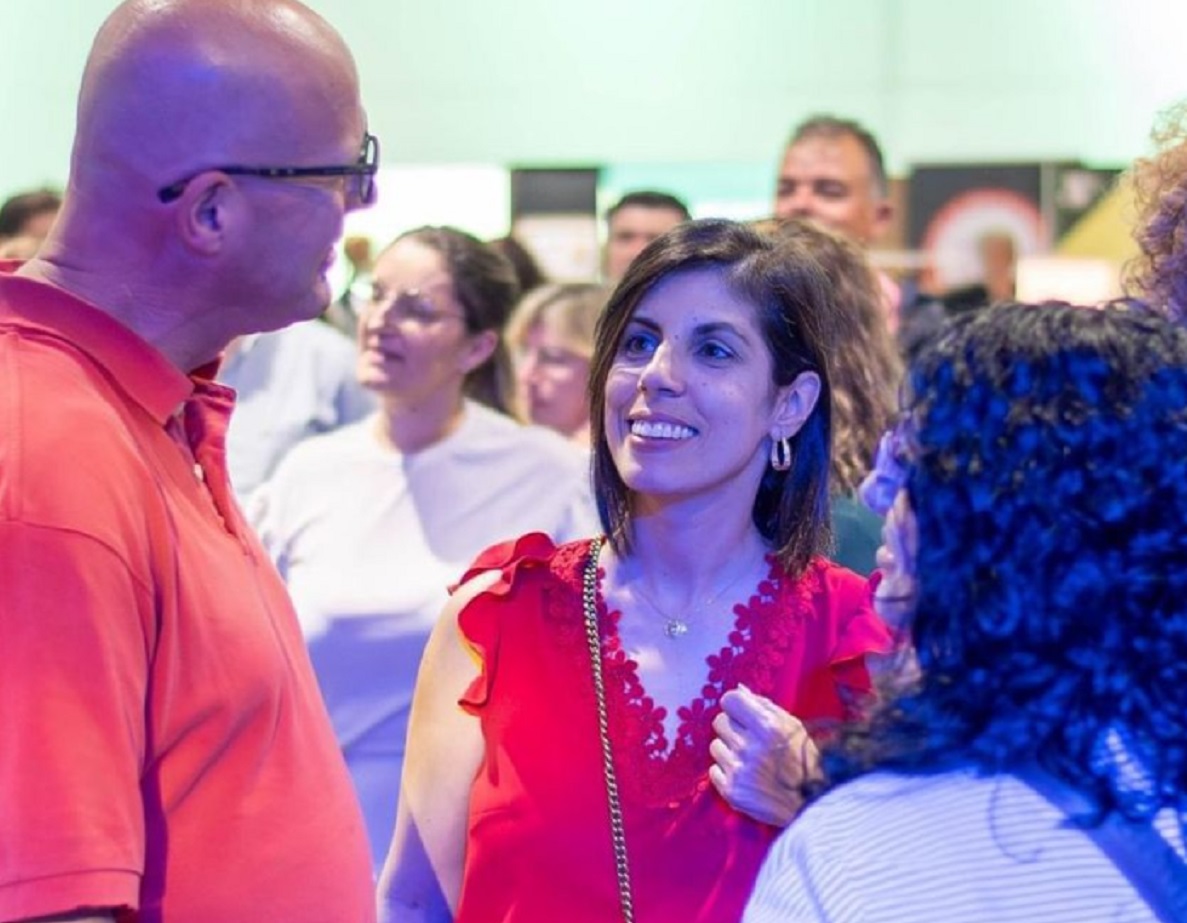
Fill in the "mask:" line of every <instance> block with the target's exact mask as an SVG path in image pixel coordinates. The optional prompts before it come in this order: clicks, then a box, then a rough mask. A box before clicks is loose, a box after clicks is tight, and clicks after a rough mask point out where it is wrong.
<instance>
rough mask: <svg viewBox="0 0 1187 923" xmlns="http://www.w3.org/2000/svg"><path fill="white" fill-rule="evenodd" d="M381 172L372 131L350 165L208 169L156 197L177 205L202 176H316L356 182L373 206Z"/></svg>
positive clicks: (363, 199)
mask: <svg viewBox="0 0 1187 923" xmlns="http://www.w3.org/2000/svg"><path fill="white" fill-rule="evenodd" d="M378 171H379V139H378V138H376V137H375V136H374V135H373V134H371V133H370V132H367V133H365V134H364V135H363V148H362V151H361V152H360V153H359V159H358V160H357V161H356V162H355V163H351V164H339V165H337V166H328V167H243V166H236V165H231V166H226V167H207V168H206V169H204V170H199V171H197V172H196V173H191V174H190V175H189V176H187V177H185V178H184V179H179V180H178V181H177V182H176V183H172V184H171V185H168V186H165V187H164V188H162V189H158V190H157V198H158V199H160V200H161V201H162V202H174V201H176V200H177V199H179V198H181V194H182V193H183V192H184V191H185V187H186V186H188V185H189V184H190V183H191V182H192V181H193V180H194V179H196V178H197V177H199V176H201V175H202V174H203V173H226V174H227V175H228V176H261V177H263V178H264V179H309V178H315V177H334V176H347V177H351V178H353V180H354V182H355V190H354V193H355V196H356V197H357V199H358V201H359V202H361V203H362V204H363V205H371V204H372V203H374V201H375V174H376V173H377V172H378Z"/></svg>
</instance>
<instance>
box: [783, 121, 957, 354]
mask: <svg viewBox="0 0 1187 923" xmlns="http://www.w3.org/2000/svg"><path fill="white" fill-rule="evenodd" d="M774 211H775V217H776V218H811V219H813V220H815V221H818V222H820V223H821V224H823V225H824V226H825V227H827V228H830V229H832V230H834V231H837V232H839V233H841V234H844V235H845V236H847V237H849V238H850V239H851V240H853V241H855V242H856V243H858V244H860V245H861V246H862V247H865V248H869V247H871V246H872V245H874V244H876V243H877V242H878V241H879V240H881V239H882V238H883V237H884V236H885V235H886V233H887V231H889V230H890V227H891V224H892V222H893V220H894V206H893V204H892V203H891V201H890V187H889V184H888V181H887V177H886V166H885V162H884V160H883V157H882V149H881V147H879V145H878V142H877V140H876V139H875V138H874V136H873V135H872V134H871V133H870V132H869V131H868V130H867V129H866V128H864V127H863V126H862V125H861V124H860V123H858V122H856V121H853V120H852V119H843V118H838V117H836V116H832V115H816V116H812V117H811V118H809V119H807V120H805V121H804V122H801V123H800V124H799V125H798V126H796V128H795V130H794V131H793V132H792V135H791V139H790V140H789V141H788V142H787V147H786V148H785V150H784V152H783V161H782V163H781V164H780V167H779V178H778V182H777V185H776V188H775V208H774ZM878 278H879V282H880V283H881V285H882V292H883V296H884V302H885V307H886V325H887V328H888V329H889V330H890V332H891V334H893V335H895V336H896V337H897V339H898V341H899V347H900V350H901V351H902V352H904V353H905V354H907V355H910V354H911V353H913V352H914V350H915V349H916V348H917V347H918V345H919V344H920V343H921V342H922V341H923V340H924V339H926V338H927V337H928V336H929V335H930V333H931V331H932V330H933V329H934V327H935V326H936V325H937V324H938V323H939V322H940V321H941V320H942V318H943V313H944V312H943V307H942V305H940V304H939V302H937V301H936V300H935V299H932V298H928V297H926V296H920V295H919V293H918V292H917V291H916V290H915V289H914V287H913V286H911V285H902V284H900V283H898V282H896V281H895V280H893V279H891V278H890V276H888V275H887V274H886V273H884V272H879V273H878Z"/></svg>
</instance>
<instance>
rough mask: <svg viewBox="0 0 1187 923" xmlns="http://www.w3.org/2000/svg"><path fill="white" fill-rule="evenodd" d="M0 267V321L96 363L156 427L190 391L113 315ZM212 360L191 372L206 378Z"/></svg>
mask: <svg viewBox="0 0 1187 923" xmlns="http://www.w3.org/2000/svg"><path fill="white" fill-rule="evenodd" d="M18 265H19V264H16V263H11V262H8V263H4V264H3V265H0V323H16V324H19V325H20V326H21V327H23V328H25V329H31V330H38V331H42V332H44V333H46V334H48V335H50V336H54V337H56V338H58V339H61V340H65V341H66V342H67V343H69V344H71V345H73V346H75V347H77V348H78V349H80V350H82V351H83V352H84V353H86V354H87V355H88V356H90V357H91V358H92V359H94V361H95V362H97V363H98V364H99V365H101V366H102V367H103V368H104V369H106V370H107V372H108V373H109V374H110V375H111V377H112V378H113V379H114V380H115V381H116V383H117V384H118V385H119V386H120V388H121V389H123V391H124V392H125V393H127V395H128V396H129V397H130V398H131V399H132V400H134V401H135V402H136V403H138V404H140V406H141V407H143V408H144V409H145V410H146V411H147V412H148V413H149V415H150V416H152V417H153V419H155V420H156V421H157V422H158V423H160V424H161V425H162V426H163V425H164V424H165V422H166V420H167V419H168V418H169V415H170V414H172V413H174V412H175V411H176V410H177V409H178V408H179V407H180V406H181V405H182V404H184V403H185V401H187V400H189V398H190V396H191V395H192V394H193V393H194V387H195V383H194V381H193V380H192V379H191V378H190V377H189V376H187V375H186V374H184V373H183V372H181V371H180V370H179V369H178V368H177V367H176V366H175V365H173V363H171V362H170V361H169V360H168V359H166V358H165V356H164V355H162V354H161V353H160V352H159V351H158V350H157V349H155V348H154V347H152V346H151V345H149V344H148V343H147V342H146V341H144V340H143V339H141V338H140V337H139V336H137V335H136V334H135V333H133V332H132V331H131V330H129V329H128V328H127V327H125V326H124V325H123V324H121V323H120V322H119V321H117V320H116V319H115V318H113V317H111V316H110V315H109V314H107V313H105V312H104V311H102V310H100V309H99V308H96V307H95V306H94V305H91V304H88V303H87V302H85V301H82V300H81V299H79V298H77V297H75V296H74V295H71V294H70V293H69V292H66V291H64V290H62V289H60V288H57V287H55V286H53V285H50V284H49V283H47V282H42V281H39V280H36V279H26V278H24V277H23V276H17V275H13V271H14V270H15V269H16V268H17V266H18ZM217 367H218V364H217V362H215V363H213V364H211V365H209V366H203V367H202V368H201V369H197V370H195V374H196V375H197V376H198V377H200V378H204V377H210V376H212V375H213V369H217Z"/></svg>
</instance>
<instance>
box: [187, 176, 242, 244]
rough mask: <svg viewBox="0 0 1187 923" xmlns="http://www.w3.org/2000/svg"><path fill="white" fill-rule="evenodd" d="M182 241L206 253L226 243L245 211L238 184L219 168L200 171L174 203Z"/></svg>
mask: <svg viewBox="0 0 1187 923" xmlns="http://www.w3.org/2000/svg"><path fill="white" fill-rule="evenodd" d="M174 207H175V209H176V214H177V224H176V227H177V232H178V236H179V237H180V238H181V240H182V242H183V243H184V244H185V245H186V246H187V247H189V248H190V249H191V250H194V251H195V252H197V253H200V254H202V255H204V256H215V255H217V254H218V253H220V252H222V249H223V247H224V246H226V241H227V232H228V231H229V230H230V228H231V226H232V224H233V223H234V222H236V221H237V220H238V218H239V217H240V213H241V211H242V197H241V196H240V194H239V190H238V188H237V187H236V186H235V184H234V183H233V182H232V181H231V180H230V179H229V178H228V177H226V176H224V175H223V174H221V173H218V172H214V171H212V172H210V173H200V174H198V175H197V176H195V177H194V178H193V179H192V180H190V182H189V183H188V184H187V185H186V187H185V189H184V190H183V191H182V193H181V197H180V198H179V199H178V200H177V204H176V205H175V206H174Z"/></svg>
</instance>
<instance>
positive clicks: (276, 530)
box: [250, 228, 596, 866]
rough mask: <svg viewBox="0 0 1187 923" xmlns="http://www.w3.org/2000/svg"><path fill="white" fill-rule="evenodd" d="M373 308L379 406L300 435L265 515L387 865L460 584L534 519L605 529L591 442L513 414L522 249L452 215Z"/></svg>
mask: <svg viewBox="0 0 1187 923" xmlns="http://www.w3.org/2000/svg"><path fill="white" fill-rule="evenodd" d="M372 279H373V286H374V289H373V293H372V297H371V299H370V302H369V304H368V305H367V306H366V308H365V310H364V312H363V315H362V318H361V320H360V324H359V345H360V356H359V366H358V374H359V380H360V381H361V383H362V384H363V385H364V386H365V387H366V388H368V389H369V390H371V391H372V392H373V393H375V394H376V396H377V397H378V400H379V403H380V407H381V409H380V411H379V412H378V413H377V414H375V415H373V416H371V417H369V418H367V419H366V420H363V421H362V422H360V423H357V424H355V425H353V426H349V427H346V428H344V429H342V430H339V431H337V432H335V433H332V434H329V435H326V436H324V437H318V438H315V439H312V440H309V441H307V442H305V443H303V444H301V445H300V446H298V447H297V448H296V449H295V450H294V451H293V452H292V453H291V454H290V455H289V456H288V457H287V458H286V459H285V461H284V462H283V463H282V464H281V466H280V467H279V468H278V470H277V472H276V474H275V475H274V477H273V478H272V479H271V480H270V481H269V482H268V483H267V484H265V485H264V486H263V487H262V488H261V489H260V490H259V491H257V492H256V494H255V495H254V496H253V497H252V501H251V504H250V513H251V517H252V519H253V521H254V523H255V524H256V526H257V528H258V529H259V531H260V534H261V537H262V538H263V540H264V543H265V545H266V547H267V548H268V549H269V551H270V553H271V554H272V556H273V558H274V560H275V561H276V563H277V566H278V567H279V568H280V572H281V574H282V575H283V576H284V578H285V580H286V581H287V583H288V587H289V590H290V592H291V594H292V597H293V601H294V603H295V604H296V608H297V612H298V614H299V616H300V619H301V623H302V629H303V631H304V633H305V636H306V640H307V642H308V645H309V651H310V655H311V657H312V659H313V664H314V667H315V669H316V671H317V675H318V680H319V682H320V683H321V687H322V692H323V694H324V696H325V699H326V704H327V706H328V708H329V710H330V715H331V718H332V719H333V722H334V726H335V729H336V731H337V734H338V738H339V741H340V743H341V745H342V748H343V752H344V754H345V756H346V760H347V763H348V764H349V766H350V769H351V773H352V775H353V777H354V781H355V785H356V787H357V788H358V792H359V797H360V799H361V801H362V804H363V810H364V814H365V816H366V820H367V827H368V834H369V836H370V837H371V842H372V847H373V851H374V856H375V861H376V865H377V866H378V863H379V862H380V860H381V858H382V850H383V849H384V848H385V846H386V844H387V842H388V841H389V840H390V838H391V826H392V822H393V820H394V818H395V808H396V799H397V792H398V789H399V779H400V771H401V765H402V761H403V750H404V733H405V726H406V722H407V715H408V707H409V704H410V701H411V697H412V688H413V682H414V680H415V678H416V670H417V666H418V664H419V661H420V657H421V652H422V649H423V647H424V643H425V640H426V639H427V637H428V634H429V630H430V628H431V627H432V625H433V622H434V620H435V618H436V615H437V613H438V612H439V611H440V610H441V607H442V606H443V605H444V603H445V601H446V598H447V587H448V586H449V585H450V584H451V583H453V582H454V581H456V580H457V579H458V577H459V576H460V575H461V573H462V571H463V569H464V567H465V565H466V564H467V563H469V561H470V560H471V559H472V558H473V557H474V556H475V555H476V554H477V553H478V552H479V551H481V550H482V549H483V548H486V547H488V546H489V545H491V544H492V543H494V542H498V541H500V540H502V539H506V538H510V537H514V536H518V535H520V534H521V533H523V532H525V531H540V532H545V533H547V534H548V535H550V536H551V537H553V538H554V540H557V541H564V540H567V539H571V538H575V537H580V536H583V535H588V534H592V532H593V529H594V527H595V523H596V514H595V513H594V512H593V507H592V503H591V497H590V492H589V487H588V468H589V463H588V457H587V453H585V452H582V451H581V450H580V449H579V448H577V447H576V446H573V445H571V444H570V443H567V442H566V441H565V440H564V439H562V438H561V437H559V436H558V435H556V434H555V433H552V432H549V431H547V430H544V429H542V428H538V427H531V426H524V425H521V424H520V423H518V422H516V421H515V420H514V419H512V417H511V416H509V415H508V413H507V408H508V406H509V403H510V395H511V393H512V388H513V385H512V376H511V372H510V364H509V361H508V353H507V350H506V348H505V346H504V344H503V341H502V336H501V332H502V328H503V325H504V324H505V322H506V320H507V318H508V316H509V314H510V312H511V308H512V305H513V304H514V303H515V299H516V295H517V287H516V282H515V278H514V275H513V273H512V269H511V266H510V264H509V263H508V262H507V261H506V260H505V258H503V257H502V256H500V255H499V254H497V253H495V252H494V251H492V250H491V249H489V248H488V247H487V246H486V245H484V244H483V243H481V242H480V241H478V240H477V239H475V238H473V237H471V236H470V235H468V234H465V233H463V232H461V231H457V230H454V229H451V228H421V229H418V230H415V231H411V232H408V233H406V234H403V235H401V236H400V237H399V238H397V239H396V240H395V242H394V243H392V244H391V245H390V246H389V247H388V248H387V249H386V250H385V251H384V252H383V253H382V254H381V255H380V256H379V258H378V260H377V261H376V263H375V268H374V273H373V277H372Z"/></svg>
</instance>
